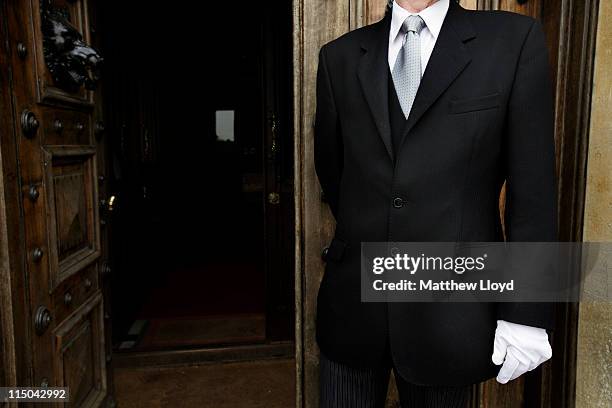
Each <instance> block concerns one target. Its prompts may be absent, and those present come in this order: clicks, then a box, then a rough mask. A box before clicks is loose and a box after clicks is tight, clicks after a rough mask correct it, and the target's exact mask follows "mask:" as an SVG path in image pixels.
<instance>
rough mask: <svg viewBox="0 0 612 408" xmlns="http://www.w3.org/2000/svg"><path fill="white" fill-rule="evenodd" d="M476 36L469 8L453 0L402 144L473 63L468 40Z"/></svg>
mask: <svg viewBox="0 0 612 408" xmlns="http://www.w3.org/2000/svg"><path fill="white" fill-rule="evenodd" d="M474 37H475V33H474V31H473V28H472V26H471V23H470V21H469V20H468V17H467V16H466V13H465V10H464V9H463V8H461V6H459V5H458V4H456V3H455V2H454V1H451V2H450V5H449V10H448V13H447V15H446V18H445V19H444V23H443V25H442V28H441V30H440V34H439V35H438V39H437V41H436V45H435V47H434V49H433V52H432V54H431V57H430V58H429V62H428V63H427V68H426V69H425V73H424V75H423V78H422V79H421V84H420V85H419V89H418V91H417V94H416V97H415V100H414V104H413V106H412V110H411V111H410V115H409V116H408V120H407V121H406V127H405V128H404V130H403V133H402V138H401V142H400V147H401V146H402V144H403V142H404V139H405V138H406V135H407V134H408V133H409V132H410V130H411V129H412V128H413V127H414V125H415V124H416V123H417V122H418V121H419V119H420V118H421V117H422V116H423V115H424V114H425V112H427V110H428V109H429V108H430V107H431V105H432V104H433V103H434V102H435V101H436V100H437V99H438V98H439V97H440V95H441V94H442V93H443V92H444V91H445V90H446V89H447V88H448V87H449V86H450V85H451V83H452V82H453V81H454V80H455V78H457V76H458V75H459V74H460V73H461V71H463V69H464V68H465V67H466V66H467V65H468V64H469V63H470V61H471V57H470V54H469V52H468V50H467V47H466V46H465V44H464V42H465V41H467V40H469V39H471V38H474Z"/></svg>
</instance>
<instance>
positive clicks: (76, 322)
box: [54, 294, 106, 407]
mask: <svg viewBox="0 0 612 408" xmlns="http://www.w3.org/2000/svg"><path fill="white" fill-rule="evenodd" d="M102 321H103V318H102V296H101V295H100V294H97V295H96V296H94V297H93V298H91V299H90V300H89V301H88V302H87V303H86V304H85V305H83V307H81V308H79V309H78V311H77V313H74V314H72V315H71V316H70V318H68V319H66V320H64V321H63V322H62V323H61V324H60V325H59V326H58V327H56V328H55V330H54V354H55V357H56V358H55V361H54V364H55V366H54V370H55V380H56V384H54V385H56V386H58V387H59V386H61V387H69V388H70V401H71V403H70V405H71V406H76V407H95V406H99V404H100V402H101V401H102V399H103V398H104V397H105V395H106V372H105V371H106V367H105V365H106V364H105V358H104V336H103V330H104V329H103V327H102Z"/></svg>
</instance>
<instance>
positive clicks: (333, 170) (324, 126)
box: [314, 46, 343, 217]
mask: <svg viewBox="0 0 612 408" xmlns="http://www.w3.org/2000/svg"><path fill="white" fill-rule="evenodd" d="M342 161H343V153H342V139H341V134H340V125H339V121H338V112H337V109H336V103H335V100H334V95H333V90H332V84H331V81H330V77H329V70H328V66H327V59H326V47H325V46H323V47H322V48H321V50H320V52H319V67H318V70H317V105H316V118H315V129H314V162H315V170H316V172H317V176H318V178H319V182H320V183H321V188H322V189H323V194H324V196H325V199H326V201H327V202H328V204H329V207H330V209H331V211H332V213H333V215H334V217H336V216H337V212H338V198H339V195H340V192H339V190H340V178H341V175H342Z"/></svg>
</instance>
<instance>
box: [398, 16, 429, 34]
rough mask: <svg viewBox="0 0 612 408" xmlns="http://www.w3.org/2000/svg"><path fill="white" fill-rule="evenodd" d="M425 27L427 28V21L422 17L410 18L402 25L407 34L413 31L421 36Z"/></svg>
mask: <svg viewBox="0 0 612 408" xmlns="http://www.w3.org/2000/svg"><path fill="white" fill-rule="evenodd" d="M423 27H425V21H423V19H422V18H421V16H408V17H406V19H405V20H404V23H403V24H402V30H403V31H404V32H405V33H408V32H410V31H412V32H413V33H416V34H420V33H421V30H422V29H423Z"/></svg>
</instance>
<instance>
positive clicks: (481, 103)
mask: <svg viewBox="0 0 612 408" xmlns="http://www.w3.org/2000/svg"><path fill="white" fill-rule="evenodd" d="M500 99H501V95H500V94H499V92H496V93H493V94H490V95H483V96H477V97H475V98H467V99H455V100H451V101H450V113H453V114H455V113H467V112H475V111H481V110H485V109H493V108H497V107H498V106H499V103H500Z"/></svg>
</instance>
